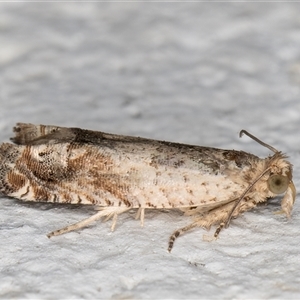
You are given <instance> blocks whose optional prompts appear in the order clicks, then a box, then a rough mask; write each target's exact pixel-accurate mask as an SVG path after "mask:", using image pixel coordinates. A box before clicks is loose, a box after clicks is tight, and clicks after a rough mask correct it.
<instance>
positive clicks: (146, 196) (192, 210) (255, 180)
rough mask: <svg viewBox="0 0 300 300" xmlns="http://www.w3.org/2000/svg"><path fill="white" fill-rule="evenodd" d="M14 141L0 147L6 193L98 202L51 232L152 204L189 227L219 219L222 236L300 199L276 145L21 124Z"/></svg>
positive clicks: (0, 187) (287, 209)
mask: <svg viewBox="0 0 300 300" xmlns="http://www.w3.org/2000/svg"><path fill="white" fill-rule="evenodd" d="M14 132H15V136H14V137H13V138H12V139H11V140H12V141H13V144H12V143H3V144H1V145H0V191H1V192H2V194H3V195H6V196H9V197H13V198H17V199H20V200H23V201H34V202H42V201H45V202H53V203H71V204H83V205H93V206H94V207H95V208H96V210H97V212H96V213H95V214H94V215H92V216H90V217H88V218H86V219H84V220H82V221H79V222H78V223H76V224H73V225H70V226H67V227H65V228H62V229H59V230H56V231H53V232H51V233H49V234H48V237H52V236H56V235H60V234H63V233H67V232H70V231H72V230H77V229H80V228H82V227H85V226H88V225H89V224H90V223H92V222H93V221H96V220H98V219H100V218H102V217H105V218H106V219H109V218H112V230H113V229H114V228H115V225H116V221H117V216H118V215H120V214H121V213H124V212H126V211H128V210H130V209H136V210H137V218H139V219H140V220H141V223H142V224H143V223H144V216H145V210H146V209H149V210H150V209H168V210H171V209H177V210H180V211H182V212H183V213H184V215H185V216H189V217H190V219H191V221H190V224H188V225H187V226H186V227H183V228H180V229H177V230H175V231H174V232H173V234H172V235H171V236H170V238H169V245H168V250H169V251H171V249H172V247H173V244H174V241H175V239H176V238H177V237H178V236H180V235H181V234H183V233H184V232H186V231H188V230H190V229H192V228H195V227H202V228H204V229H210V227H211V226H213V225H216V227H217V229H216V232H215V234H214V236H215V237H217V236H218V234H219V233H220V231H221V229H222V228H223V227H228V225H229V223H230V221H231V219H232V218H236V217H238V216H239V215H241V214H242V213H243V212H245V211H248V210H250V209H252V208H254V207H256V206H257V204H259V203H262V202H266V201H267V200H268V199H269V198H273V197H275V196H277V195H279V194H284V196H283V199H282V202H281V207H282V212H283V213H285V214H286V216H287V217H290V215H291V211H292V208H293V204H294V201H295V197H296V189H295V186H294V184H293V181H292V165H291V164H290V163H289V162H288V161H287V160H286V156H285V155H283V154H282V153H281V152H279V151H277V150H276V149H275V148H273V147H271V146H269V145H267V144H265V143H264V142H262V141H260V140H259V139H257V138H256V137H254V136H253V135H251V134H250V133H248V132H247V131H245V130H242V131H241V133H240V136H241V135H242V134H246V135H248V136H249V137H250V138H252V139H253V140H254V141H256V142H258V143H259V144H261V145H262V146H264V147H267V148H268V149H269V150H271V151H272V152H273V155H270V156H269V157H267V158H259V157H257V156H255V155H253V154H250V153H246V152H244V151H236V150H222V149H216V148H209V147H201V146H194V145H185V144H179V143H171V142H166V141H158V140H150V139H145V138H140V137H131V136H121V135H114V134H108V133H104V132H97V131H91V130H84V129H80V128H65V127H59V126H47V125H33V124H24V123H18V124H17V125H16V127H14Z"/></svg>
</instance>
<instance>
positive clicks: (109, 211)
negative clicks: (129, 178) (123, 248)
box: [47, 207, 129, 238]
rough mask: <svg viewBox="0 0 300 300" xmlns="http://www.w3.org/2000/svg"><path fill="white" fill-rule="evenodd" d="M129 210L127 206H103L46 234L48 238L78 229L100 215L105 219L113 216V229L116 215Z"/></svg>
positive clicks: (97, 218) (95, 219)
mask: <svg viewBox="0 0 300 300" xmlns="http://www.w3.org/2000/svg"><path fill="white" fill-rule="evenodd" d="M127 210H129V208H127V207H126V208H124V207H122V208H121V207H105V208H101V210H100V211H99V212H97V213H95V214H94V215H92V216H90V217H88V218H86V219H84V220H82V221H79V222H77V223H75V224H72V225H69V226H66V227H64V228H62V229H58V230H55V231H52V232H50V233H49V234H47V237H48V238H51V237H52V236H57V235H61V234H64V233H67V232H70V231H74V230H78V229H81V228H83V227H86V226H88V225H89V224H91V223H92V222H94V221H97V220H99V219H101V218H102V217H107V219H110V218H111V217H112V218H113V222H112V226H111V230H112V231H113V230H114V229H115V226H116V223H117V217H118V215H119V214H121V213H123V212H125V211H127Z"/></svg>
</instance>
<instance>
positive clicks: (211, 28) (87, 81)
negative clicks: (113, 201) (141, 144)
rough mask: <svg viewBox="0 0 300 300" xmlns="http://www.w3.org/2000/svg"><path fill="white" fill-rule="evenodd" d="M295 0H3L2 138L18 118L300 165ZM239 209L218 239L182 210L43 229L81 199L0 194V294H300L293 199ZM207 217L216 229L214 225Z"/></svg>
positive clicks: (70, 216)
mask: <svg viewBox="0 0 300 300" xmlns="http://www.w3.org/2000/svg"><path fill="white" fill-rule="evenodd" d="M299 13H300V4H299V3H261V4H260V3H257V2H256V3H145V2H144V3H135V2H128V3H0V140H1V141H6V140H7V139H8V138H9V137H10V136H11V128H12V126H13V125H14V123H16V122H18V121H22V122H31V123H44V124H56V125H62V126H76V127H83V128H89V129H95V130H101V131H107V132H112V133H119V134H126V135H138V136H144V137H149V138H157V139H164V140H171V141H177V142H185V143H190V144H199V145H207V146H214V147H221V148H228V149H243V150H245V151H248V152H252V153H255V154H257V155H259V156H266V155H268V153H269V151H268V150H267V149H264V148H263V147H261V146H260V145H258V144H257V143H255V142H253V141H251V140H250V139H248V138H247V137H244V138H243V139H239V138H238V132H239V130H240V129H242V128H244V129H247V130H249V131H251V132H252V133H253V134H255V135H257V136H258V137H259V138H261V139H262V140H264V141H265V142H267V143H269V144H271V145H273V146H274V147H276V148H278V149H280V150H282V151H283V152H285V153H287V154H288V155H289V156H290V160H291V161H292V163H293V164H294V168H295V170H294V177H295V184H296V186H299V178H300V171H299V168H300V162H299V159H300V152H299V150H300V139H299V125H300V18H299ZM279 203H280V197H279V198H278V199H274V200H272V202H271V204H270V205H269V206H262V207H259V208H257V209H255V210H254V211H252V212H249V213H246V214H244V215H243V216H241V217H240V218H238V219H236V220H234V221H233V222H232V224H231V226H230V227H229V228H228V229H227V230H224V231H223V232H221V235H220V238H219V239H218V240H217V241H214V242H205V241H203V240H202V235H203V233H205V231H204V230H201V229H197V230H194V231H192V232H190V233H188V234H186V235H185V236H183V237H181V238H180V239H178V240H177V241H176V243H175V247H174V249H173V252H172V253H171V254H169V253H168V252H167V242H168V238H169V235H170V234H171V233H172V232H173V230H174V229H176V228H178V227H180V226H183V225H185V224H187V222H188V220H186V219H184V218H182V217H180V215H179V214H177V213H172V212H171V213H155V212H148V213H147V214H146V223H145V227H144V228H141V227H140V226H139V222H138V221H136V220H134V218H133V217H134V215H133V214H125V215H122V216H121V217H120V218H119V222H118V225H117V230H116V231H115V232H114V233H111V232H110V230H109V228H110V223H109V222H108V223H101V222H98V223H97V224H96V225H95V226H91V227H90V228H87V229H84V230H82V231H80V232H73V233H70V234H67V235H63V236H60V237H55V238H52V239H51V240H49V239H47V237H46V233H48V232H50V231H52V230H53V229H57V228H60V227H63V226H65V225H67V224H70V223H73V222H76V221H77V220H80V219H82V218H84V217H86V216H88V215H89V214H91V213H93V211H92V210H90V209H88V208H85V207H83V208H80V207H66V206H60V205H51V204H34V203H22V202H19V201H16V200H11V199H8V198H6V197H1V202H0V241H1V246H0V297H1V298H2V299H3V298H14V299H16V298H18V299H20V298H26V299H38V298H39V299H40V298H44V299H58V298H60V299H71V298H72V299H78V298H85V299H95V298H98V299H167V298H168V299H187V298H189V299H199V298H201V299H220V298H222V299H254V298H260V299H299V297H300V279H299V270H300V257H299V249H300V247H299V246H300V240H299V233H300V230H299V224H300V215H299V210H300V207H299V199H297V200H296V203H295V206H294V212H293V217H292V219H291V220H286V218H285V217H284V216H282V215H274V214H273V212H274V211H277V210H278V209H279ZM212 232H213V231H212Z"/></svg>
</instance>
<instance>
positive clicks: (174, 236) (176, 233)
mask: <svg viewBox="0 0 300 300" xmlns="http://www.w3.org/2000/svg"><path fill="white" fill-rule="evenodd" d="M197 226H199V225H198V221H196V222H193V223H191V224H189V225H187V226H185V227H183V228H180V229H177V230H175V231H174V232H173V233H172V235H171V236H170V238H169V247H168V251H169V252H171V250H172V248H173V245H174V242H175V240H176V239H177V238H178V237H179V236H180V235H182V234H183V233H184V232H186V231H188V230H190V229H192V228H195V227H197Z"/></svg>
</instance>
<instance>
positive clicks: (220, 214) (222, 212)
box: [168, 203, 234, 252]
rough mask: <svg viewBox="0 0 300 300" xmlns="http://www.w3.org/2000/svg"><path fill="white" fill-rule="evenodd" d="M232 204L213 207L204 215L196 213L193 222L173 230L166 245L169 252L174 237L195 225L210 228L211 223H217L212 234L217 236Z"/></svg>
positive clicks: (223, 225)
mask: <svg viewBox="0 0 300 300" xmlns="http://www.w3.org/2000/svg"><path fill="white" fill-rule="evenodd" d="M233 205H234V203H228V204H226V205H223V206H221V207H218V208H215V209H213V210H211V211H209V212H207V213H205V214H204V215H203V214H198V215H197V214H196V215H195V216H194V217H195V221H194V222H193V223H191V224H190V225H187V226H186V227H183V228H181V229H178V230H176V231H174V232H173V234H172V235H171V236H170V239H169V247H168V250H169V252H171V250H172V247H173V245H174V242H175V240H176V238H178V237H179V236H180V235H182V234H183V233H184V232H186V231H188V230H190V229H192V228H195V227H201V228H205V229H210V227H211V226H212V225H219V226H218V228H217V229H216V231H215V234H214V237H215V238H216V237H218V235H219V233H220V231H221V230H222V229H223V228H224V227H225V222H226V220H227V219H228V214H229V213H230V211H231V209H232V206H233Z"/></svg>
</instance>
